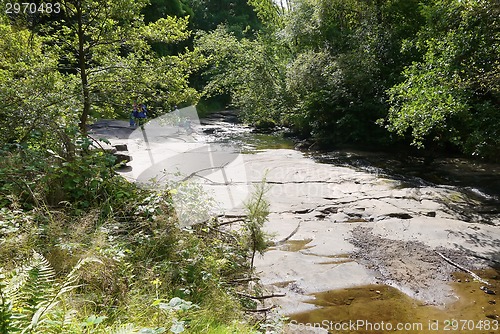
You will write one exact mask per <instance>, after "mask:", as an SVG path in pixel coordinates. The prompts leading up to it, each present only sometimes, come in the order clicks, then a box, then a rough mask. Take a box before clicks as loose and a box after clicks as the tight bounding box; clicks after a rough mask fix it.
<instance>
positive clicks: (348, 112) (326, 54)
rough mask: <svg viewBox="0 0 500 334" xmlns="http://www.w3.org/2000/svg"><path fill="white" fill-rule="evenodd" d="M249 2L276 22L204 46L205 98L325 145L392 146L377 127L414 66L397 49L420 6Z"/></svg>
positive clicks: (210, 38) (216, 35) (320, 0)
mask: <svg viewBox="0 0 500 334" xmlns="http://www.w3.org/2000/svg"><path fill="white" fill-rule="evenodd" d="M251 4H252V5H253V6H254V7H255V9H256V11H257V13H258V15H261V16H263V15H264V16H265V15H267V16H273V17H276V19H273V20H268V22H267V24H268V25H269V27H268V29H265V30H264V31H261V32H260V33H259V34H258V36H257V37H256V38H255V39H252V40H247V39H237V38H236V37H235V36H233V35H229V34H227V33H225V32H224V30H223V29H219V30H216V31H214V32H212V33H211V34H203V35H201V36H200V37H199V38H198V40H197V42H198V44H197V45H198V46H199V48H200V49H201V50H202V51H203V52H204V53H206V54H207V55H209V62H210V64H211V66H210V67H209V68H208V70H207V71H206V72H205V74H206V76H207V78H209V80H210V81H209V83H208V85H207V86H206V87H205V92H206V93H207V94H211V95H214V94H217V93H228V94H230V95H231V98H232V103H233V105H234V106H235V107H237V108H240V109H241V110H242V114H243V117H244V119H245V120H246V121H247V122H249V123H252V124H257V123H259V122H260V121H263V120H269V119H272V120H273V121H274V122H276V123H277V124H282V125H285V126H288V127H289V128H291V129H292V130H293V131H294V132H295V133H297V134H299V135H301V136H313V137H314V138H316V139H318V140H320V141H322V142H326V143H339V142H340V143H343V142H349V143H352V142H363V143H366V142H370V143H373V144H378V143H383V142H385V141H387V137H388V135H387V134H386V133H385V132H384V131H383V130H382V129H380V128H379V127H378V126H377V125H376V123H375V121H376V120H377V119H378V118H380V117H384V116H385V115H386V112H387V109H388V105H387V102H386V99H387V97H386V92H385V90H386V89H387V88H389V87H391V86H392V85H394V83H395V82H397V80H398V79H399V71H400V70H401V69H402V68H403V66H404V64H405V63H404V62H405V61H409V59H413V58H412V56H407V57H402V56H401V54H400V48H401V44H402V43H403V40H405V39H409V38H411V37H412V36H413V35H414V34H415V33H416V31H418V29H419V27H420V24H421V20H420V19H421V16H420V15H418V13H417V15H415V11H416V10H417V9H418V6H419V3H418V1H373V2H372V1H370V2H367V1H358V0H351V1H326V0H296V1H292V2H290V3H289V4H288V10H284V9H280V8H279V7H278V6H277V5H272V4H271V2H270V1H266V0H263V1H252V2H251ZM267 16H266V17H267ZM402 18H404V19H402ZM275 21H276V23H273V22H275ZM398 22H399V23H401V24H402V26H400V27H399V28H396V27H398ZM413 57H414V56H413ZM360 69H362V70H360Z"/></svg>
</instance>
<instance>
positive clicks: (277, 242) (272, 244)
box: [269, 222, 300, 246]
mask: <svg viewBox="0 0 500 334" xmlns="http://www.w3.org/2000/svg"><path fill="white" fill-rule="evenodd" d="M299 228H300V222H299V223H298V224H297V227H296V228H295V230H293V231H292V233H290V234H289V235H288V236H287V237H286V238H284V239H281V240H279V241H271V242H269V243H270V245H271V246H279V245H282V244H284V243H285V242H287V241H288V240H289V239H290V238H291V237H293V236H294V235H295V233H297V231H298V230H299Z"/></svg>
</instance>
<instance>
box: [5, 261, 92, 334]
mask: <svg viewBox="0 0 500 334" xmlns="http://www.w3.org/2000/svg"><path fill="white" fill-rule="evenodd" d="M89 261H95V260H93V259H86V260H81V261H79V262H78V263H77V264H76V265H75V267H74V268H73V269H72V270H71V272H70V273H69V274H68V276H67V277H66V278H65V280H64V281H62V282H57V281H56V273H55V271H54V269H53V268H52V267H51V265H50V264H49V262H48V261H47V260H46V259H45V258H44V257H43V256H42V255H40V254H38V253H36V252H34V253H33V257H32V259H31V260H29V262H28V263H27V264H26V265H25V266H22V267H19V268H16V269H15V270H13V271H12V272H10V273H8V274H7V275H6V274H4V273H2V272H0V301H1V304H0V319H1V320H2V321H1V322H0V326H2V327H0V328H2V329H3V330H4V331H3V332H2V333H10V332H21V333H52V332H61V331H64V330H65V327H66V325H67V322H68V321H69V319H67V318H66V319H65V317H66V316H70V313H71V312H67V311H66V312H64V313H66V314H65V315H63V318H62V319H61V320H60V321H58V320H57V319H58V318H61V313H60V311H61V309H59V310H58V309H57V306H58V304H60V302H61V300H62V298H63V297H64V296H65V295H67V294H68V293H70V292H71V291H72V290H74V289H76V288H77V287H78V286H77V285H76V284H75V283H76V281H77V279H78V271H79V270H80V268H81V267H82V266H83V265H84V264H85V263H86V262H89ZM7 276H9V277H8V278H7Z"/></svg>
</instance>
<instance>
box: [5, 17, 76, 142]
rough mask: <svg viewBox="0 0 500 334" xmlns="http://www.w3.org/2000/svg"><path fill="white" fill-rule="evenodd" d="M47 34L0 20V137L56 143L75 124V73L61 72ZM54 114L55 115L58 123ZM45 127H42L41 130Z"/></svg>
mask: <svg viewBox="0 0 500 334" xmlns="http://www.w3.org/2000/svg"><path fill="white" fill-rule="evenodd" d="M57 69H58V58H57V55H55V54H54V53H52V52H48V51H47V50H44V45H43V39H42V38H40V37H39V36H37V35H33V34H32V32H31V31H29V30H28V29H26V28H23V27H17V26H13V25H11V24H10V22H9V21H8V20H7V19H6V18H5V17H4V18H3V20H2V22H1V23H0V101H2V103H0V143H1V144H4V143H18V144H31V145H36V146H38V147H40V146H42V147H49V148H51V149H54V146H57V145H58V144H62V143H66V142H67V139H66V136H65V133H66V131H70V129H71V128H72V127H74V125H76V124H75V122H74V119H75V118H76V114H75V113H74V110H73V108H72V106H74V104H76V102H77V101H76V100H75V99H74V95H73V94H72V93H73V90H74V88H75V85H76V82H75V80H74V78H72V77H67V76H64V75H63V74H61V73H60V72H59V71H58V70H57ZM54 120H57V123H55V121H54ZM41 130H43V131H41Z"/></svg>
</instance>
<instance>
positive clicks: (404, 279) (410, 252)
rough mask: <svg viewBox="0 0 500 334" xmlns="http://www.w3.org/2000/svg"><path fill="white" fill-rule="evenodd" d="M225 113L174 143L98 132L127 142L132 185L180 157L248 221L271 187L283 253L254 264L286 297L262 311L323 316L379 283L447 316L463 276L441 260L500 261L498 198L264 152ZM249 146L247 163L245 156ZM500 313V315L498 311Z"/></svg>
mask: <svg viewBox="0 0 500 334" xmlns="http://www.w3.org/2000/svg"><path fill="white" fill-rule="evenodd" d="M220 116H221V117H219V118H212V119H209V120H206V121H202V122H201V123H197V124H193V129H194V131H192V132H191V131H185V132H183V131H181V132H180V133H179V132H178V133H175V135H174V134H170V135H164V134H163V135H162V133H161V129H160V130H159V129H158V128H153V126H152V125H151V128H148V125H147V124H146V126H145V128H144V129H136V130H132V129H127V124H126V123H123V124H121V123H120V124H121V125H120V124H119V123H117V122H113V123H108V124H106V123H101V125H100V126H96V127H94V131H95V135H99V136H106V137H107V138H109V139H110V140H111V141H112V143H114V144H116V143H118V144H120V143H121V144H123V143H125V144H127V148H128V154H130V155H131V157H132V161H131V162H129V163H128V167H127V168H125V169H123V171H122V173H123V175H124V176H125V177H128V178H129V179H131V180H145V179H147V178H151V177H156V178H161V177H160V175H159V174H160V172H164V171H165V169H168V168H172V163H170V162H169V161H173V160H175V161H177V163H178V164H177V165H176V166H177V167H179V166H181V165H183V164H184V165H187V166H184V167H183V168H184V169H186V170H185V171H184V172H186V173H187V175H188V176H191V177H192V178H193V179H194V178H196V179H197V182H200V183H201V184H204V188H205V190H207V191H208V192H209V193H211V194H212V195H213V197H214V198H215V199H220V200H221V201H222V202H224V201H225V203H221V205H220V210H222V211H224V213H225V214H230V215H241V214H242V213H243V211H244V208H243V205H242V203H243V201H244V199H245V198H246V196H247V195H248V194H249V193H250V192H251V191H252V187H253V185H255V184H258V183H260V182H261V181H262V180H263V179H264V178H265V180H266V182H267V184H268V185H269V186H270V188H269V190H268V192H267V198H268V200H269V202H270V204H271V207H270V209H271V213H270V215H269V221H268V222H267V223H266V225H265V230H266V231H267V232H268V233H269V235H270V236H271V238H272V240H274V246H272V247H271V248H270V249H268V250H267V251H266V252H265V253H264V255H263V256H262V257H258V258H257V259H256V263H255V264H256V271H257V273H258V275H259V277H260V279H261V283H262V284H263V285H264V286H265V287H266V289H267V291H269V292H274V293H280V294H285V296H284V297H279V298H274V299H271V300H266V302H265V304H264V305H262V306H269V305H277V306H279V309H280V310H281V312H282V313H283V314H287V315H290V314H297V313H301V312H302V313H303V312H307V311H311V310H314V309H316V308H317V307H318V306H317V305H315V304H314V302H312V300H314V298H315V297H314V296H315V295H314V294H318V293H321V292H326V291H332V290H337V289H344V288H349V287H358V286H367V285H371V286H372V285H374V284H375V285H380V286H391V287H394V288H397V289H398V290H399V291H401V292H403V293H404V294H406V295H407V296H409V297H411V298H414V299H415V300H418V301H419V302H421V303H423V304H430V305H436V306H439V307H447V306H449V305H451V304H453V303H455V302H456V301H457V299H458V298H459V297H458V294H457V292H456V290H454V288H453V287H452V285H450V282H452V281H454V280H455V281H456V277H455V276H453V275H452V273H454V272H457V271H459V269H458V268H457V266H455V265H452V264H450V263H449V262H446V261H445V260H444V259H443V257H442V256H441V255H443V256H445V257H446V258H448V259H449V260H451V261H452V262H454V263H455V264H457V265H459V266H462V267H464V268H467V269H469V270H476V269H481V268H487V267H494V266H498V265H499V264H500V214H499V210H498V209H499V207H498V206H497V205H498V203H499V202H498V198H496V197H495V195H487V194H483V193H481V191H471V189H473V190H474V189H475V188H470V187H461V186H455V185H450V183H442V184H441V183H433V182H430V181H425V180H424V179H422V178H420V177H416V176H412V177H411V178H405V177H401V175H391V174H390V173H386V172H384V170H382V169H380V168H378V167H373V168H366V165H365V166H364V168H359V166H354V165H349V164H345V163H344V164H335V163H331V161H324V159H323V160H321V159H317V157H316V158H315V157H314V155H313V156H311V155H310V154H305V153H302V152H299V151H297V150H294V149H290V148H282V147H287V144H285V143H284V142H279V144H277V145H276V146H272V147H274V148H272V149H266V145H262V140H261V139H262V138H260V139H259V140H256V139H255V137H252V134H251V129H249V128H245V127H239V126H237V125H234V124H233V123H231V124H229V123H227V122H226V121H225V119H224V115H222V114H221V115H220ZM235 138H236V139H235ZM242 138H243V140H242ZM244 138H253V140H254V141H253V142H252V141H251V140H250V141H249V140H248V139H247V140H245V139H244ZM255 142H257V144H256V143H255ZM210 143H217V144H216V146H213V144H210ZM242 143H243V146H245V143H246V146H245V150H244V151H245V152H246V153H247V154H240V153H241V147H242ZM248 143H250V144H248ZM259 143H260V146H259ZM190 145H194V146H190ZM197 145H208V147H209V149H207V150H205V149H200V148H199V147H200V146H197ZM210 145H212V146H210ZM252 145H253V146H252ZM222 147H224V149H221V148H222ZM276 147H278V148H276ZM252 148H253V149H252ZM214 151H216V152H224V153H223V156H224V159H222V158H221V159H219V160H217V159H215V160H214V159H213V158H207V152H214ZM166 152H171V153H168V154H167V153H166ZM172 152H173V153H172ZM228 152H230V153H228ZM195 153H196V154H195ZM210 154H212V153H210ZM210 154H209V155H208V156H210ZM211 156H212V157H214V156H215V157H216V158H217V157H219V155H211ZM203 159H205V160H207V159H208V160H207V161H210V162H209V168H208V167H204V166H205V165H204V164H202V163H200V161H201V160H203ZM318 160H319V161H324V162H326V163H323V162H318ZM328 162H330V163H328ZM197 169H198V170H200V171H201V170H205V173H204V174H197ZM207 170H208V172H207ZM468 172H470V169H468ZM459 173H460V171H459ZM163 175H164V174H163ZM194 176H198V177H194ZM408 180H410V181H411V182H408ZM228 201H229V204H228ZM484 208H487V210H486V209H484ZM485 210H486V211H485ZM439 254H441V255H439ZM496 279H497V280H499V278H496ZM478 284H479V283H478ZM478 288H479V286H478ZM375 290H376V289H375ZM377 291H378V290H377ZM491 312H492V315H491V316H492V317H495V316H496V317H498V312H497V311H496V308H495V309H494V310H492V311H491ZM495 312H496V313H495Z"/></svg>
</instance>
